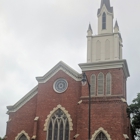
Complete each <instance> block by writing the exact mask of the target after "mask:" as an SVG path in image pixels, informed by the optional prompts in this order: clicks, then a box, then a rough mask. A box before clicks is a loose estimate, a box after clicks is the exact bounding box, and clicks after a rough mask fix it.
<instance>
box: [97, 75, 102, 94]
mask: <svg viewBox="0 0 140 140" xmlns="http://www.w3.org/2000/svg"><path fill="white" fill-rule="evenodd" d="M101 74H102V77H101V78H102V79H99V78H100V77H99V76H100V75H101ZM99 80H100V81H99ZM101 80H102V94H99V88H100V87H99V86H100V84H99V82H101ZM97 95H98V96H103V95H104V74H103V73H102V72H100V73H99V74H98V78H97Z"/></svg>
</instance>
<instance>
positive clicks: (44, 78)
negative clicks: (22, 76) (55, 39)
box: [36, 61, 81, 83]
mask: <svg viewBox="0 0 140 140" xmlns="http://www.w3.org/2000/svg"><path fill="white" fill-rule="evenodd" d="M60 70H62V71H64V72H65V73H66V74H68V75H69V76H70V77H72V78H73V79H74V80H76V81H80V80H81V76H80V74H79V73H78V72H76V71H75V70H74V69H72V68H71V67H69V66H68V65H67V64H65V63H64V62H62V61H60V62H59V63H58V64H57V65H55V66H54V67H53V68H52V69H51V70H50V71H49V72H48V73H46V74H45V75H44V76H42V77H36V80H37V81H38V83H45V82H47V81H48V80H49V79H50V78H51V77H52V76H54V75H55V74H56V73H57V72H58V71H60Z"/></svg>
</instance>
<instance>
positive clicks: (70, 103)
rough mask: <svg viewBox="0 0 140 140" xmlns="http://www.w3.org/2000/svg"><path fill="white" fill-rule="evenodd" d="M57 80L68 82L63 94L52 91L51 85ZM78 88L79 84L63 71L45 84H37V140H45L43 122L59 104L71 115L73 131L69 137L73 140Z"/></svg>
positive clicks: (78, 94) (78, 96)
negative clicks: (61, 79) (62, 79)
mask: <svg viewBox="0 0 140 140" xmlns="http://www.w3.org/2000/svg"><path fill="white" fill-rule="evenodd" d="M58 78H64V79H67V81H68V89H67V90H66V91H65V92H64V93H56V92H55V91H54V90H53V83H54V82H55V80H57V79H58ZM80 87H81V82H77V81H75V80H74V79H72V78H71V77H70V76H68V75H67V74H65V73H64V72H63V71H59V72H58V73H57V74H56V75H54V76H53V77H52V78H51V79H50V80H49V81H47V82H46V83H44V84H39V87H38V98H37V113H36V116H39V118H40V119H39V125H38V128H39V129H38V132H37V136H38V137H37V139H38V140H43V139H46V134H47V132H44V131H43V129H44V123H45V120H46V119H47V116H48V115H49V114H50V111H52V110H53V108H55V107H57V105H58V104H60V105H61V106H62V107H65V109H66V110H67V111H68V113H69V114H70V115H71V118H72V122H73V131H71V132H70V134H71V136H70V137H71V139H73V136H74V135H75V134H76V126H77V102H78V101H79V98H80V89H81V88H80Z"/></svg>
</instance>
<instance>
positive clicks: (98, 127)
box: [79, 0, 132, 140]
mask: <svg viewBox="0 0 140 140" xmlns="http://www.w3.org/2000/svg"><path fill="white" fill-rule="evenodd" d="M97 17H98V34H97V35H93V33H94V31H93V30H92V27H91V25H89V27H88V31H87V63H83V64H79V66H80V67H81V69H82V71H83V72H85V74H86V76H87V78H88V81H89V83H90V94H91V102H92V103H91V134H92V136H91V139H92V140H98V139H99V140H100V139H101V138H100V137H101V135H102V137H103V138H104V139H105V140H125V139H130V140H132V137H131V131H130V121H129V119H128V118H127V113H126V108H127V101H126V100H127V93H126V81H127V78H128V77H129V76H130V75H129V70H128V66H127V62H126V60H125V59H123V58H122V48H123V45H122V37H121V34H120V32H119V26H118V22H117V21H116V22H115V25H114V28H113V18H114V12H113V7H111V5H110V0H101V5H100V8H99V9H98V11H97ZM88 96H89V95H88V85H85V86H82V96H81V99H82V100H83V104H84V105H83V106H82V105H81V106H80V109H81V110H80V111H79V114H80V113H81V112H86V113H88V112H87V111H86V110H84V106H86V107H85V108H88ZM84 121H86V120H84V118H83V120H82V122H84ZM79 122H80V120H79ZM80 123H81V122H80ZM81 131H82V132H81ZM80 133H82V134H84V128H81V130H80Z"/></svg>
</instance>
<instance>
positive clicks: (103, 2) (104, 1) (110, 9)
mask: <svg viewBox="0 0 140 140" xmlns="http://www.w3.org/2000/svg"><path fill="white" fill-rule="evenodd" d="M104 5H105V6H106V8H107V10H108V12H110V13H113V7H110V0H101V5H100V8H99V9H98V12H97V15H98V14H100V12H101V9H102V7H103V6H104Z"/></svg>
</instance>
